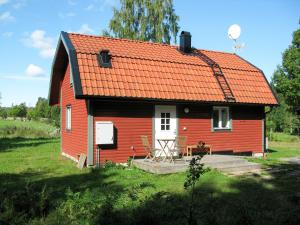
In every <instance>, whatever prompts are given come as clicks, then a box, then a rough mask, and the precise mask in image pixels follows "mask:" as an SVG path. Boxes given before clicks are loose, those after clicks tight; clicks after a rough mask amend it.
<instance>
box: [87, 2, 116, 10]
mask: <svg viewBox="0 0 300 225" xmlns="http://www.w3.org/2000/svg"><path fill="white" fill-rule="evenodd" d="M93 2H94V3H91V4H89V5H88V6H87V7H86V8H85V10H87V11H95V12H103V11H104V10H105V9H106V8H112V7H115V6H117V0H94V1H93Z"/></svg>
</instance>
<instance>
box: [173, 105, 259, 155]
mask: <svg viewBox="0 0 300 225" xmlns="http://www.w3.org/2000/svg"><path fill="white" fill-rule="evenodd" d="M183 108H184V107H182V106H179V107H178V108H177V110H178V114H179V117H180V119H179V134H180V135H184V136H187V138H188V144H195V143H197V142H198V141H199V140H203V141H204V142H206V143H207V144H211V145H212V147H213V151H234V152H247V151H251V152H262V148H263V138H262V134H263V133H262V129H263V123H262V119H263V107H262V106H259V107H257V106H233V107H231V115H232V130H231V131H214V132H213V131H212V125H211V110H212V107H211V106H205V105H202V106H201V105H197V106H196V105H195V106H189V108H190V112H189V113H188V114H185V113H184V112H183ZM184 127H186V130H183V129H184Z"/></svg>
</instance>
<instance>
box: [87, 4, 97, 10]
mask: <svg viewBox="0 0 300 225" xmlns="http://www.w3.org/2000/svg"><path fill="white" fill-rule="evenodd" d="M94 8H95V6H94V4H90V5H88V6H87V7H86V8H85V10H87V11H91V10H93V9H94Z"/></svg>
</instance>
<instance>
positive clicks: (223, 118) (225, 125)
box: [221, 109, 228, 127]
mask: <svg viewBox="0 0 300 225" xmlns="http://www.w3.org/2000/svg"><path fill="white" fill-rule="evenodd" d="M221 113H222V127H227V122H228V120H227V118H228V115H227V110H226V109H222V111H221Z"/></svg>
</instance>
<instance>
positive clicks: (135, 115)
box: [94, 101, 263, 163]
mask: <svg viewBox="0 0 300 225" xmlns="http://www.w3.org/2000/svg"><path fill="white" fill-rule="evenodd" d="M184 107H186V105H184V106H183V105H179V106H177V112H178V116H179V135H184V136H187V137H188V144H195V143H197V142H198V141H199V140H203V141H205V142H206V143H208V144H211V145H212V146H213V150H214V151H234V152H261V151H262V147H263V139H262V129H263V124H262V118H263V107H262V106H259V107H257V106H233V107H231V113H232V130H231V131H218V132H213V131H212V127H211V110H212V106H208V105H191V106H188V107H189V108H190V112H189V113H188V114H185V113H184V110H183V109H184ZM153 110H154V105H152V104H145V103H111V102H110V103H109V102H100V101H99V102H97V103H94V124H95V122H96V121H112V122H113V123H114V126H115V128H116V130H117V146H114V147H113V148H110V149H102V150H101V153H100V162H101V163H103V162H104V161H105V160H111V161H114V162H126V160H127V159H128V157H129V156H132V155H133V154H134V152H133V150H132V146H133V147H134V150H135V154H136V156H143V155H145V151H144V149H143V147H142V145H141V140H140V135H147V136H148V137H149V141H150V142H152V116H153V113H154V111H153ZM184 127H186V128H187V130H184ZM94 140H95V128H94ZM96 148H97V146H96V145H94V162H95V160H96Z"/></svg>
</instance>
